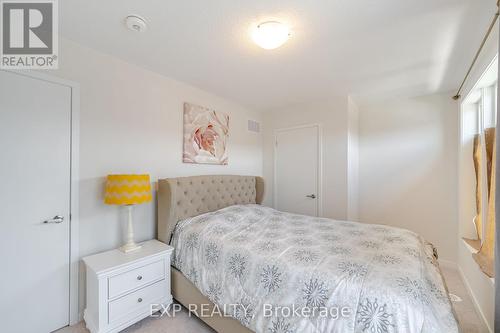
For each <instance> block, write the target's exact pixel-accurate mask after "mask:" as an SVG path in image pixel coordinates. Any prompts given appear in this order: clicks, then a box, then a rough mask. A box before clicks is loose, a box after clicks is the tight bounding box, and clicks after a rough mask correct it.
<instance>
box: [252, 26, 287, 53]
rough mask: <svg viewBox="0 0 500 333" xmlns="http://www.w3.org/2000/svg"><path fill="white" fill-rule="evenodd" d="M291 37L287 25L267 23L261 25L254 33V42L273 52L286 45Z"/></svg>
mask: <svg viewBox="0 0 500 333" xmlns="http://www.w3.org/2000/svg"><path fill="white" fill-rule="evenodd" d="M289 37H290V31H289V29H288V27H287V26H286V25H284V24H283V23H280V22H277V21H267V22H263V23H261V24H259V25H258V26H257V27H256V28H255V29H254V30H253V32H252V39H253V40H254V42H255V43H256V44H257V45H259V46H260V47H262V48H263V49H266V50H272V49H276V48H278V47H280V46H281V45H283V44H285V42H286V41H287V40H288V38H289Z"/></svg>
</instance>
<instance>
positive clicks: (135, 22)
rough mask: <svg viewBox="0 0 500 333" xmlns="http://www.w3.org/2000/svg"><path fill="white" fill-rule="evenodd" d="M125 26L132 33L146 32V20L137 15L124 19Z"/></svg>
mask: <svg viewBox="0 0 500 333" xmlns="http://www.w3.org/2000/svg"><path fill="white" fill-rule="evenodd" d="M125 25H126V26H127V28H129V29H130V30H132V31H135V32H144V31H146V30H148V25H147V23H146V20H145V19H143V18H142V17H140V16H138V15H129V16H127V17H126V18H125Z"/></svg>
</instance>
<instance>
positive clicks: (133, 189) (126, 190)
mask: <svg viewBox="0 0 500 333" xmlns="http://www.w3.org/2000/svg"><path fill="white" fill-rule="evenodd" d="M149 201H151V183H150V181H149V175H109V176H108V177H107V179H106V192H105V195H104V203H106V204H108V205H123V206H125V207H127V210H128V227H127V228H128V230H127V242H126V243H125V245H123V246H122V247H120V250H121V251H123V252H125V253H126V252H131V251H135V250H138V249H140V248H141V246H140V245H137V244H136V243H135V242H134V228H133V224H132V208H133V207H134V205H137V204H141V203H144V202H149Z"/></svg>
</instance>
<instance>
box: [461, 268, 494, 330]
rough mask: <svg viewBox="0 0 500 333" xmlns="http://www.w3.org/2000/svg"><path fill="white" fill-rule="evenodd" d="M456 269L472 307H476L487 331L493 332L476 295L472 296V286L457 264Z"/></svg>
mask: <svg viewBox="0 0 500 333" xmlns="http://www.w3.org/2000/svg"><path fill="white" fill-rule="evenodd" d="M456 267H457V269H458V274H459V275H460V278H461V279H462V282H463V284H464V286H465V289H466V290H467V294H469V297H470V299H471V300H472V304H473V305H474V309H476V311H477V313H479V316H480V317H481V319H482V320H483V323H484V325H485V326H486V327H487V328H488V331H489V332H490V333H493V328H491V327H490V325H488V321H487V320H486V316H485V315H484V313H483V311H482V309H481V307H480V306H479V302H478V301H477V299H476V297H475V296H474V292H473V291H472V288H471V287H470V285H469V281H468V280H467V278H466V277H465V274H464V272H463V271H462V269H461V268H460V266H459V265H457V266H456Z"/></svg>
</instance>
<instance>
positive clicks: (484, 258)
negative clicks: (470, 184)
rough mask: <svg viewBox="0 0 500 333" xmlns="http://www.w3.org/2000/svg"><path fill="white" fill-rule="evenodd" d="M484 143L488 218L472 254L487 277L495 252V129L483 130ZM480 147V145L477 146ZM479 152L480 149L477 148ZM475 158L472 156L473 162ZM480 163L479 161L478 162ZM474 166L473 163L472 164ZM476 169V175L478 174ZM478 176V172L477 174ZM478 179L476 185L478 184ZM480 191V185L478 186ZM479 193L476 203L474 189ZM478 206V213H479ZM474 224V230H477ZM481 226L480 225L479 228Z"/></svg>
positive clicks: (493, 268)
mask: <svg viewBox="0 0 500 333" xmlns="http://www.w3.org/2000/svg"><path fill="white" fill-rule="evenodd" d="M484 134H485V143H486V163H487V173H488V174H487V180H488V218H487V221H485V222H486V225H485V226H484V228H485V229H484V230H485V234H484V239H483V241H482V245H481V248H480V250H479V252H477V253H475V254H473V257H474V259H475V260H476V262H477V263H478V264H479V267H481V270H482V271H483V272H484V273H485V274H486V275H488V276H489V277H493V276H494V272H495V267H494V251H495V169H496V161H495V159H496V144H495V128H488V129H486V130H485V133H484ZM479 147H480V145H479ZM478 150H480V148H478ZM475 157H476V156H474V160H475V159H476V158H475ZM479 161H480V160H479ZM474 164H475V162H474ZM480 165H481V164H480V163H479V168H478V169H476V174H478V172H477V170H480ZM479 174H480V172H479ZM480 183H481V181H480V178H479V180H478V184H480ZM479 189H480V185H479ZM478 193H479V198H476V202H477V201H479V202H481V194H480V193H481V192H480V191H478V189H477V187H476V195H478ZM480 207H481V206H480V205H479V209H478V211H480ZM477 225H478V224H477V222H476V230H477ZM482 227H483V226H482V225H481V228H482ZM478 235H482V232H479V231H478Z"/></svg>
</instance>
